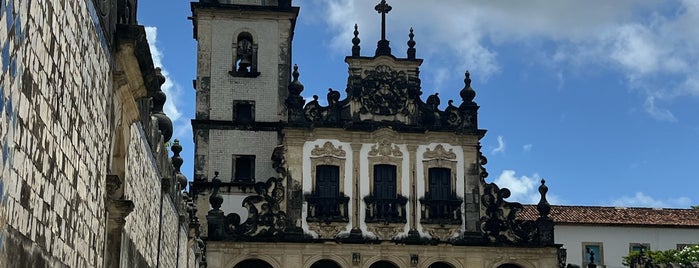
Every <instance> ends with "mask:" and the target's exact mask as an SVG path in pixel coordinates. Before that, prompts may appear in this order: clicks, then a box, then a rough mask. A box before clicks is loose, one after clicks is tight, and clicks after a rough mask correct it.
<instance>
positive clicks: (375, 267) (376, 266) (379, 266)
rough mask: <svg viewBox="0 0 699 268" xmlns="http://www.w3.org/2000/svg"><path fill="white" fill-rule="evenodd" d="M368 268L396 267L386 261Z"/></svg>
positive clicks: (378, 262)
mask: <svg viewBox="0 0 699 268" xmlns="http://www.w3.org/2000/svg"><path fill="white" fill-rule="evenodd" d="M369 268H398V266H397V265H395V264H393V263H391V262H388V261H377V262H375V263H373V264H372V265H371V266H369Z"/></svg>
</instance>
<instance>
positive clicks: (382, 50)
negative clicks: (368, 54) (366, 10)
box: [374, 0, 393, 57]
mask: <svg viewBox="0 0 699 268" xmlns="http://www.w3.org/2000/svg"><path fill="white" fill-rule="evenodd" d="M374 9H375V10H376V11H378V12H379V13H380V14H381V40H379V42H378V44H377V46H376V55H375V56H376V57H378V56H390V55H391V47H389V46H388V44H389V42H388V40H386V14H388V12H390V11H391V10H392V9H393V8H392V7H391V6H389V5H388V4H387V3H386V0H381V3H379V4H378V5H376V7H374Z"/></svg>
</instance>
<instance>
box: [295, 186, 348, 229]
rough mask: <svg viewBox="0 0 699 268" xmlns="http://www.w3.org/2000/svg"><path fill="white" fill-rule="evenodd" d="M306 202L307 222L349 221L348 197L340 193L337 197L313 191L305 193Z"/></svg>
mask: <svg viewBox="0 0 699 268" xmlns="http://www.w3.org/2000/svg"><path fill="white" fill-rule="evenodd" d="M304 197H305V200H306V202H308V216H307V217H306V221H309V222H349V216H348V212H347V211H348V208H347V204H348V203H349V197H347V196H345V195H344V194H343V193H340V196H338V197H321V196H318V195H317V194H315V193H311V194H306V195H305V196H304Z"/></svg>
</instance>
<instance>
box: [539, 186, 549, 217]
mask: <svg viewBox="0 0 699 268" xmlns="http://www.w3.org/2000/svg"><path fill="white" fill-rule="evenodd" d="M548 191H549V187H548V186H546V180H545V179H541V185H540V186H539V194H541V199H540V200H539V204H537V205H536V210H538V211H539V217H541V218H548V217H549V213H550V212H551V205H550V204H549V202H548V201H547V200H546V193H547V192H548Z"/></svg>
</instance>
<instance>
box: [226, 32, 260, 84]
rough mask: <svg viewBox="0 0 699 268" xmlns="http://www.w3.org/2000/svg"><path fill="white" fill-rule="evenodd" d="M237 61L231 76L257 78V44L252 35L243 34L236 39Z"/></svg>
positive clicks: (234, 63)
mask: <svg viewBox="0 0 699 268" xmlns="http://www.w3.org/2000/svg"><path fill="white" fill-rule="evenodd" d="M234 46H235V48H236V49H235V51H236V53H235V61H234V62H233V71H231V72H230V73H231V75H233V76H242V77H257V76H258V75H260V73H259V72H258V71H257V44H255V42H254V40H253V38H252V34H250V33H248V32H242V33H240V34H239V35H238V38H236V42H235V44H234Z"/></svg>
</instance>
